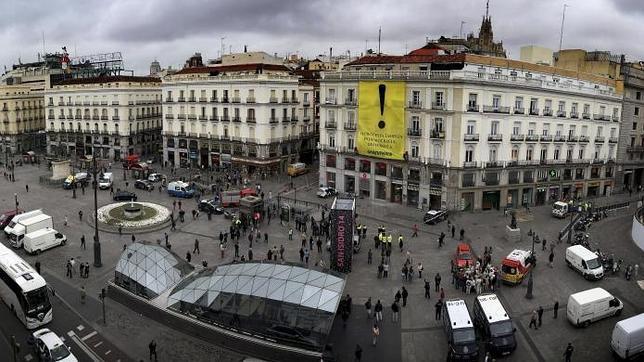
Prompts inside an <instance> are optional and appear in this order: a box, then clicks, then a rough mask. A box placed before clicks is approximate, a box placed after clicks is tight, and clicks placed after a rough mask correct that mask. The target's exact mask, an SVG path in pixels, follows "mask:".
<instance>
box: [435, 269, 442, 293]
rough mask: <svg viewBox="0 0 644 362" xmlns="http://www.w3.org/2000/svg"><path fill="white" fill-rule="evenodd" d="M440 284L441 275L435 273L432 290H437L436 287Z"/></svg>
mask: <svg viewBox="0 0 644 362" xmlns="http://www.w3.org/2000/svg"><path fill="white" fill-rule="evenodd" d="M440 286H441V275H440V273H436V275H435V276H434V291H436V292H438V289H439V288H440Z"/></svg>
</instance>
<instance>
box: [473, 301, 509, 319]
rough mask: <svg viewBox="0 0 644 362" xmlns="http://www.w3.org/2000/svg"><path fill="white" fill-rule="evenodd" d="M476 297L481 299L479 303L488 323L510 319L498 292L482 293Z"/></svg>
mask: <svg viewBox="0 0 644 362" xmlns="http://www.w3.org/2000/svg"><path fill="white" fill-rule="evenodd" d="M476 299H477V300H478V301H479V304H480V305H481V308H482V309H483V314H485V319H487V321H488V323H495V322H500V321H505V320H509V319H510V317H508V313H507V312H506V311H505V308H503V305H502V304H501V301H499V298H498V297H497V296H496V294H482V295H479V296H478V297H476Z"/></svg>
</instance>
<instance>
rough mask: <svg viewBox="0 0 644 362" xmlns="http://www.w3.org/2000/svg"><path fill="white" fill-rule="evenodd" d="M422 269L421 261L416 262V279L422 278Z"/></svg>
mask: <svg viewBox="0 0 644 362" xmlns="http://www.w3.org/2000/svg"><path fill="white" fill-rule="evenodd" d="M423 269H424V268H423V263H421V262H418V267H417V270H418V279H423Z"/></svg>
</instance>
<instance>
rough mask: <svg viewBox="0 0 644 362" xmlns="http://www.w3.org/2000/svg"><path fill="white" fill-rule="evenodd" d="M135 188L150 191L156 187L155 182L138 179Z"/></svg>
mask: <svg viewBox="0 0 644 362" xmlns="http://www.w3.org/2000/svg"><path fill="white" fill-rule="evenodd" d="M134 188H136V189H141V190H146V191H150V190H152V189H153V188H154V184H153V183H152V182H150V181H148V180H136V182H135V183H134Z"/></svg>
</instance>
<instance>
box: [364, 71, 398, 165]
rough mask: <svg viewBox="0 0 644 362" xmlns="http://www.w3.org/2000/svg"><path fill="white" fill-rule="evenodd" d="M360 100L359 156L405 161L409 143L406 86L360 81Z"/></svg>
mask: <svg viewBox="0 0 644 362" xmlns="http://www.w3.org/2000/svg"><path fill="white" fill-rule="evenodd" d="M358 97H359V99H358V139H357V149H358V153H359V154H360V155H364V156H370V157H377V158H386V159H391V160H402V159H403V158H404V154H405V145H406V143H407V142H406V135H407V134H406V132H405V82H399V81H360V83H359V90H358Z"/></svg>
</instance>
